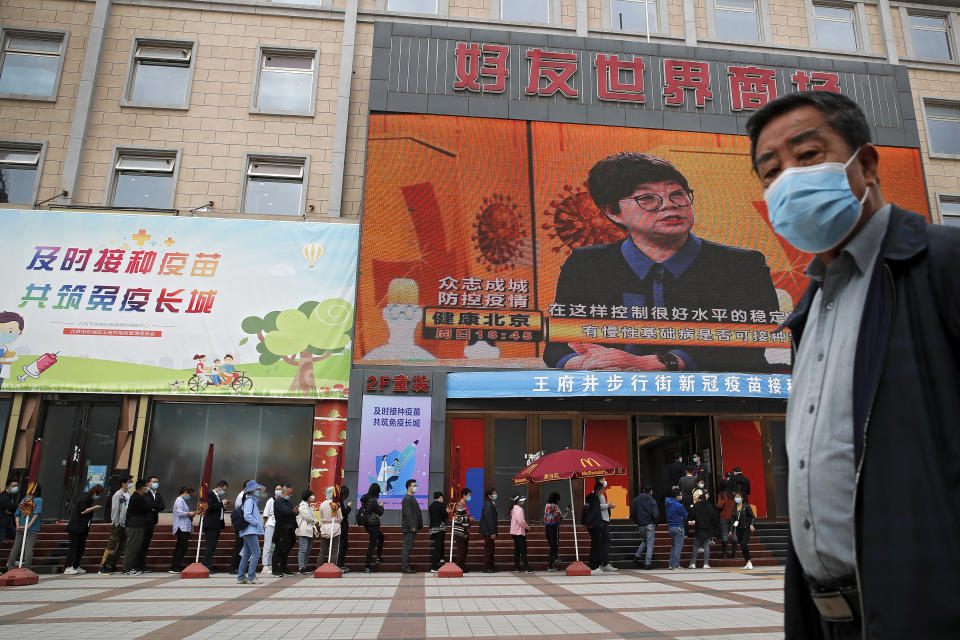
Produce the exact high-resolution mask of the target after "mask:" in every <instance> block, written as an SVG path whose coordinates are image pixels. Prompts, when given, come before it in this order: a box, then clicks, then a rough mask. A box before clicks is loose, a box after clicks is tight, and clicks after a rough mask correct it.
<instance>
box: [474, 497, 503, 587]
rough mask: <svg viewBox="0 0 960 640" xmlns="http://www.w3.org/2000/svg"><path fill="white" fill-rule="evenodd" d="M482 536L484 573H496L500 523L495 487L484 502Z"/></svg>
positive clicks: (481, 520) (480, 530) (481, 513)
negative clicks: (495, 555) (495, 554)
mask: <svg viewBox="0 0 960 640" xmlns="http://www.w3.org/2000/svg"><path fill="white" fill-rule="evenodd" d="M477 531H479V532H480V536H481V537H482V538H483V563H482V564H483V572H484V573H496V571H497V563H496V560H494V553H495V551H496V542H495V540H496V539H497V533H498V531H499V523H498V518H497V490H496V489H494V488H493V487H490V488H488V489H487V493H486V497H485V498H484V500H483V509H482V510H481V511H480V525H479V526H478V527H477Z"/></svg>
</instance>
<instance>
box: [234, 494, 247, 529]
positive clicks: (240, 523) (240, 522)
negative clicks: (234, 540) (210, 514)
mask: <svg viewBox="0 0 960 640" xmlns="http://www.w3.org/2000/svg"><path fill="white" fill-rule="evenodd" d="M246 502H247V496H243V501H242V502H241V503H240V504H238V505H237V506H235V507H234V508H233V511H231V512H230V524H231V525H232V526H233V529H234V531H240V530H241V529H243V528H245V527H246V526H247V524H248V523H247V519H246V518H244V517H243V505H244V504H245V503H246Z"/></svg>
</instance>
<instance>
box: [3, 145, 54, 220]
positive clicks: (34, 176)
mask: <svg viewBox="0 0 960 640" xmlns="http://www.w3.org/2000/svg"><path fill="white" fill-rule="evenodd" d="M43 150H44V149H43V145H42V144H30V143H6V142H3V143H0V203H4V204H7V203H9V204H26V205H31V206H32V205H33V203H34V202H36V199H37V187H38V186H39V183H40V167H41V165H42V163H43Z"/></svg>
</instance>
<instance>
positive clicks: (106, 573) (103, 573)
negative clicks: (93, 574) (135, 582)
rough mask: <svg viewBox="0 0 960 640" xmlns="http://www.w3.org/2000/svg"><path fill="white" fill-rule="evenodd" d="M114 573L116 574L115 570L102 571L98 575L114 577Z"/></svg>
mask: <svg viewBox="0 0 960 640" xmlns="http://www.w3.org/2000/svg"><path fill="white" fill-rule="evenodd" d="M113 573H114V571H113V569H100V571H98V572H97V575H100V576H112V575H113Z"/></svg>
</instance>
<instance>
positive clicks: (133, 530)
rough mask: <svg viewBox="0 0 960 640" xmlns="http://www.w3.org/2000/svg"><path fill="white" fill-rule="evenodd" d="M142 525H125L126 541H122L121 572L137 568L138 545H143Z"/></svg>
mask: <svg viewBox="0 0 960 640" xmlns="http://www.w3.org/2000/svg"><path fill="white" fill-rule="evenodd" d="M143 531H144V527H127V529H126V532H125V533H126V541H125V542H124V543H123V572H124V573H126V572H128V571H133V570H134V569H136V568H137V561H138V560H139V558H140V547H141V546H142V545H143Z"/></svg>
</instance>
